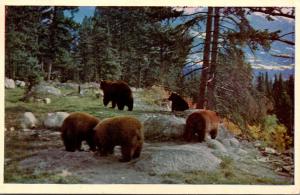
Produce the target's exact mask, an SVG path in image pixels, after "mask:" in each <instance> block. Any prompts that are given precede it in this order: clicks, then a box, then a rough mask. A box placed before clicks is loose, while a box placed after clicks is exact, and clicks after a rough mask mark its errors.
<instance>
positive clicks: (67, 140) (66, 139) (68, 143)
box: [63, 134, 76, 152]
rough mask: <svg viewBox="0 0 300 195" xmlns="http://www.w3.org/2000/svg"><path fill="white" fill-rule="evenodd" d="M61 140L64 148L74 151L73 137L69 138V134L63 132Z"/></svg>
mask: <svg viewBox="0 0 300 195" xmlns="http://www.w3.org/2000/svg"><path fill="white" fill-rule="evenodd" d="M63 142H64V145H65V149H66V151H68V152H75V149H76V146H75V142H74V140H73V139H71V138H70V136H66V135H65V134H63Z"/></svg>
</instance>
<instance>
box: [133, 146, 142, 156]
mask: <svg viewBox="0 0 300 195" xmlns="http://www.w3.org/2000/svg"><path fill="white" fill-rule="evenodd" d="M142 148H143V146H142V144H139V145H138V146H137V147H136V148H135V151H134V153H133V156H132V158H138V157H140V155H141V151H142Z"/></svg>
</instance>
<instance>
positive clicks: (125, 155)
mask: <svg viewBox="0 0 300 195" xmlns="http://www.w3.org/2000/svg"><path fill="white" fill-rule="evenodd" d="M121 153H122V158H121V159H120V160H119V161H120V162H128V161H130V160H131V156H132V146H130V145H129V146H128V145H127V146H126V145H125V146H124V145H123V146H121Z"/></svg>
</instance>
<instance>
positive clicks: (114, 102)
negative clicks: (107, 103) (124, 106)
mask: <svg viewBox="0 0 300 195" xmlns="http://www.w3.org/2000/svg"><path fill="white" fill-rule="evenodd" d="M115 107H116V101H115V100H112V102H111V108H115Z"/></svg>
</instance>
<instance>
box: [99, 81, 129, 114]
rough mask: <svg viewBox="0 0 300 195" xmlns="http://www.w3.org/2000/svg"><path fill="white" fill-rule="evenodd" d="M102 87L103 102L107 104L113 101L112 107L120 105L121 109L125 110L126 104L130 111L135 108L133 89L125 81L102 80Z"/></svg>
mask: <svg viewBox="0 0 300 195" xmlns="http://www.w3.org/2000/svg"><path fill="white" fill-rule="evenodd" d="M100 89H102V90H103V93H104V97H103V104H104V106H107V105H108V103H109V102H110V101H112V108H115V107H116V105H117V106H118V109H119V110H123V109H124V106H127V107H128V110H129V111H132V109H133V97H132V91H131V89H130V87H129V86H128V84H127V83H126V82H124V81H101V83H100Z"/></svg>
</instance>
